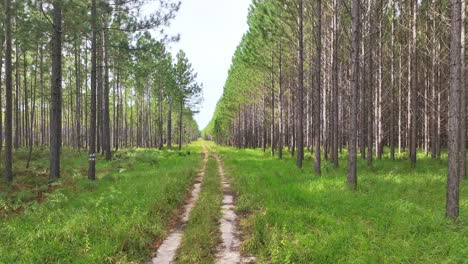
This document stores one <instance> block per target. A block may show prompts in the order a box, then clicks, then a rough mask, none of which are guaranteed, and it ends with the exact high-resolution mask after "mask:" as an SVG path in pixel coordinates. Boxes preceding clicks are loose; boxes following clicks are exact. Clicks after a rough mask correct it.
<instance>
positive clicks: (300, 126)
mask: <svg viewBox="0 0 468 264" xmlns="http://www.w3.org/2000/svg"><path fill="white" fill-rule="evenodd" d="M303 26H304V25H303V0H298V47H299V48H298V51H297V52H298V55H297V56H298V59H299V60H298V63H299V65H298V72H297V75H298V76H297V82H298V91H297V92H298V96H297V131H296V132H297V138H296V141H297V143H296V144H297V167H298V168H302V160H303V159H304V36H303Z"/></svg>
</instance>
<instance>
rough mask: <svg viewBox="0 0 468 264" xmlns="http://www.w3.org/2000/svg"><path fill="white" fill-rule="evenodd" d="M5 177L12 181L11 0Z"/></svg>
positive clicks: (7, 27) (8, 3) (7, 14)
mask: <svg viewBox="0 0 468 264" xmlns="http://www.w3.org/2000/svg"><path fill="white" fill-rule="evenodd" d="M5 37H6V38H5V39H6V48H5V98H6V109H5V178H6V181H7V182H9V183H11V182H12V181H13V173H12V162H13V157H12V143H13V142H12V139H13V138H12V134H13V133H12V130H13V122H12V95H13V78H12V58H11V54H12V41H11V0H5Z"/></svg>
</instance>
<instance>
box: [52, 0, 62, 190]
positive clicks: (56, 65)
mask: <svg viewBox="0 0 468 264" xmlns="http://www.w3.org/2000/svg"><path fill="white" fill-rule="evenodd" d="M53 21H54V24H53V34H52V81H51V82H52V88H51V95H50V96H51V110H50V174H49V180H50V181H55V180H57V179H58V178H60V148H61V144H62V135H61V132H62V3H61V1H60V0H55V1H54V18H53Z"/></svg>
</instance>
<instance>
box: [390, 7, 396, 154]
mask: <svg viewBox="0 0 468 264" xmlns="http://www.w3.org/2000/svg"><path fill="white" fill-rule="evenodd" d="M390 6H391V8H392V13H391V22H390V23H391V25H390V27H391V32H390V49H391V52H390V53H391V55H390V98H391V102H390V104H391V106H390V107H391V109H390V111H391V113H390V158H391V159H392V160H394V159H395V47H394V46H395V44H394V43H395V1H394V0H391V1H390Z"/></svg>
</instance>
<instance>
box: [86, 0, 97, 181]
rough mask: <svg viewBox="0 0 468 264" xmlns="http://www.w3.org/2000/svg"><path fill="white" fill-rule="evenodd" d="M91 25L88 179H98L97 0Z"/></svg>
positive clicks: (92, 6) (93, 5) (93, 0)
mask: <svg viewBox="0 0 468 264" xmlns="http://www.w3.org/2000/svg"><path fill="white" fill-rule="evenodd" d="M91 3H92V4H91V27H92V30H93V36H92V40H91V102H90V106H91V112H90V118H89V120H90V127H89V167H88V179H90V180H96V84H97V83H96V81H97V80H96V79H97V78H96V67H97V65H96V64H97V61H96V56H97V21H96V19H97V7H96V0H92V2H91Z"/></svg>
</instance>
